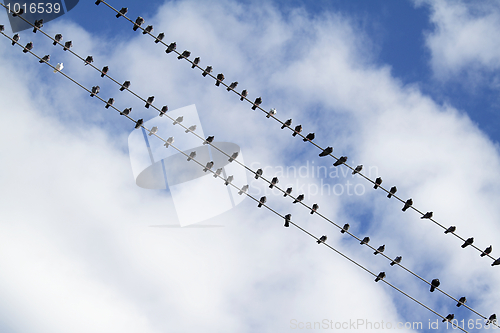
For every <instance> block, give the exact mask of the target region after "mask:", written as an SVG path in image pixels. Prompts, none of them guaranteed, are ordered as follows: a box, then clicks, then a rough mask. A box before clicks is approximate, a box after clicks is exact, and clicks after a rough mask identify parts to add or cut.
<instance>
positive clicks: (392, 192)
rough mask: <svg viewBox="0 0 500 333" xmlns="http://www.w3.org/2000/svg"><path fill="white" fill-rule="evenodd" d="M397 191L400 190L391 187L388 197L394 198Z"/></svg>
mask: <svg viewBox="0 0 500 333" xmlns="http://www.w3.org/2000/svg"><path fill="white" fill-rule="evenodd" d="M397 191H398V189H397V188H396V186H393V187H391V189H390V190H389V194H387V197H388V198H390V197H392V196H393V195H394V194H395V193H396V192H397Z"/></svg>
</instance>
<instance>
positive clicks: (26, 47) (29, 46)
mask: <svg viewBox="0 0 500 333" xmlns="http://www.w3.org/2000/svg"><path fill="white" fill-rule="evenodd" d="M32 49H33V42H29V43H28V44H26V46H25V47H24V50H23V53H28V51H31V50H32Z"/></svg>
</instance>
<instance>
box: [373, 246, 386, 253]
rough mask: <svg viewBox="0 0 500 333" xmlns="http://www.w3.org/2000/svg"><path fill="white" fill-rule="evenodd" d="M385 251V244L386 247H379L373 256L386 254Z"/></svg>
mask: <svg viewBox="0 0 500 333" xmlns="http://www.w3.org/2000/svg"><path fill="white" fill-rule="evenodd" d="M384 250H385V244H384V245H380V246H379V247H378V249H377V250H376V251H375V252H373V254H374V255H377V254H379V253H382V252H384Z"/></svg>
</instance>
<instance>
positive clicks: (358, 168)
mask: <svg viewBox="0 0 500 333" xmlns="http://www.w3.org/2000/svg"><path fill="white" fill-rule="evenodd" d="M362 169H363V165H358V166H357V167H356V169H354V170H353V171H352V174H353V175H355V174H357V173H360V172H361V170H362Z"/></svg>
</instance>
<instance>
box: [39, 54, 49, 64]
mask: <svg viewBox="0 0 500 333" xmlns="http://www.w3.org/2000/svg"><path fill="white" fill-rule="evenodd" d="M49 60H50V55H48V54H47V55H46V56H44V57H43V58H42V59H40V61H39V63H44V62H49Z"/></svg>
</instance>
